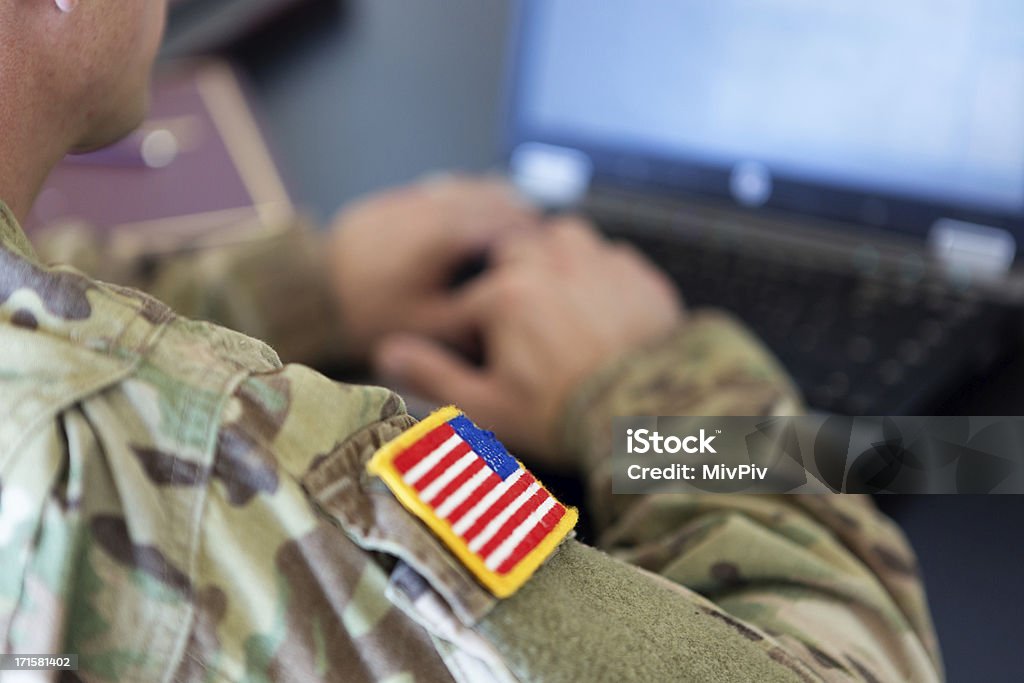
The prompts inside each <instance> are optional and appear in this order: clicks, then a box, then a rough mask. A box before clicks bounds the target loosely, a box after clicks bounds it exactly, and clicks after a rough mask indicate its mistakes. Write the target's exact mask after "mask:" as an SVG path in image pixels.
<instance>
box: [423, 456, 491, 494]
mask: <svg viewBox="0 0 1024 683" xmlns="http://www.w3.org/2000/svg"><path fill="white" fill-rule="evenodd" d="M479 459H480V456H479V455H477V454H476V453H474V452H473V451H472V450H469V451H466V453H465V455H463V456H462V457H461V458H459V459H458V460H456V461H455V462H454V463H453V464H452V466H451V467H449V468H448V469H447V470H445V471H444V473H443V474H441V476H439V477H438V478H437V479H435V480H434V481H432V482H430V486H428V487H427V488H425V489H423V493H421V494H420V499H421V500H422V501H423V502H425V503H433V502H434V498H437V494H439V493H441V490H442V489H443V488H444V487H445V486H447V485H448V484H450V483H451V481H452V480H453V479H455V477H457V476H459V475H460V474H462V470H464V469H466V468H467V467H469V466H470V465H472V464H473V463H474V462H476V461H477V460H479Z"/></svg>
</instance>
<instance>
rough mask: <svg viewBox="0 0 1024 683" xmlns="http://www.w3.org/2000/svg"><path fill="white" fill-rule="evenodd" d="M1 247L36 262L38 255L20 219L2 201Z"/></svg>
mask: <svg viewBox="0 0 1024 683" xmlns="http://www.w3.org/2000/svg"><path fill="white" fill-rule="evenodd" d="M0 247H4V248H6V249H8V250H9V251H12V252H14V253H15V254H17V255H19V256H21V257H22V258H25V259H27V260H30V261H35V260H36V253H35V251H34V250H33V249H32V245H31V244H30V243H29V241H28V238H27V237H25V232H24V231H23V230H22V229H21V226H20V225H19V224H18V219H17V218H15V217H14V214H13V213H11V210H10V209H9V208H7V205H6V204H4V203H3V202H2V201H0Z"/></svg>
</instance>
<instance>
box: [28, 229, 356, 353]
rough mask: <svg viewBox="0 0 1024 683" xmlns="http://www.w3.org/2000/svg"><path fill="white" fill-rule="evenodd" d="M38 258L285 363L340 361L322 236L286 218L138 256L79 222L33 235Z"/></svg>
mask: <svg viewBox="0 0 1024 683" xmlns="http://www.w3.org/2000/svg"><path fill="white" fill-rule="evenodd" d="M34 242H35V244H36V248H37V250H38V252H39V254H40V257H41V258H42V259H43V260H44V261H47V262H54V263H67V264H70V265H72V266H74V267H76V268H78V269H79V270H82V271H84V272H87V273H89V274H90V275H92V276H93V277H95V278H96V279H98V280H102V281H106V282H112V283H115V284H118V285H123V286H127V287H133V288H136V289H141V290H142V291H144V292H146V293H147V294H150V295H151V296H153V297H155V298H156V299H159V300H160V301H162V302H164V303H165V304H167V305H168V306H169V307H170V308H171V309H173V310H174V311H175V312H176V313H177V314H178V315H181V316H183V317H186V318H192V319H196V320H206V321H209V322H213V323H216V324H218V325H222V326H224V327H227V328H229V329H233V330H236V331H238V332H242V333H243V334H246V335H248V336H250V337H254V338H256V339H261V340H263V341H265V342H267V343H268V344H269V345H270V346H271V347H273V348H274V349H275V350H276V351H277V352H278V354H279V355H280V357H281V358H282V359H283V360H284V361H285V362H295V363H305V364H314V365H326V364H330V363H337V362H344V361H345V360H346V359H347V357H346V353H345V335H344V334H343V330H342V326H341V323H340V318H339V315H338V313H337V310H336V308H335V303H334V301H333V297H332V295H331V293H330V291H329V289H328V286H327V281H328V280H327V265H326V263H325V261H324V250H323V248H322V238H321V236H320V235H319V234H318V233H317V232H316V231H315V230H314V229H312V227H311V226H310V225H308V224H307V222H306V221H304V220H302V219H301V218H293V219H292V220H290V221H289V223H288V225H287V227H286V228H285V229H283V230H282V231H280V232H277V233H274V234H272V235H268V236H265V237H260V238H257V239H246V240H244V241H236V242H230V243H224V244H219V245H214V246H203V247H202V248H201V249H195V248H184V249H182V250H180V251H174V252H168V253H166V254H161V255H159V256H153V255H147V256H139V255H138V253H137V249H135V248H133V247H129V248H125V249H122V248H119V246H118V245H117V244H115V245H110V244H107V243H106V242H105V238H104V237H103V235H102V233H100V232H99V231H96V230H94V229H93V228H91V227H89V226H87V225H85V224H80V223H75V224H66V225H59V226H55V227H52V228H48V229H46V230H45V231H42V232H39V233H36V234H35V235H34Z"/></svg>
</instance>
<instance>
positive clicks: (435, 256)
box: [327, 177, 539, 359]
mask: <svg viewBox="0 0 1024 683" xmlns="http://www.w3.org/2000/svg"><path fill="white" fill-rule="evenodd" d="M538 226H539V217H538V215H537V213H536V212H535V211H534V210H533V209H532V208H530V207H528V206H527V205H526V204H525V203H524V202H523V201H522V200H521V199H519V198H518V197H517V196H516V194H515V193H514V191H513V190H512V188H511V187H510V186H508V185H506V184H504V183H502V182H499V181H498V180H494V179H468V178H455V177H445V178H444V179H435V180H428V181H425V182H421V183H418V184H415V185H410V186H408V187H404V188H400V189H397V190H391V191H388V192H384V193H381V194H378V195H375V196H373V197H370V198H369V199H366V200H363V201H361V202H358V203H356V204H355V205H353V206H351V207H350V208H347V209H345V210H343V211H342V212H341V213H340V214H339V215H338V217H337V218H336V219H335V221H334V226H333V228H332V232H331V236H330V239H329V242H328V254H327V258H328V262H329V274H330V275H329V276H330V278H331V287H332V290H333V292H334V294H335V296H336V300H337V301H338V305H339V310H340V315H341V318H342V325H343V327H344V330H345V334H346V336H347V341H348V348H347V349H346V351H347V352H349V353H350V355H352V356H353V358H355V359H359V358H363V357H365V356H366V355H367V354H368V353H369V351H370V349H371V348H372V347H373V345H374V344H375V343H376V342H377V341H378V340H379V339H381V338H382V337H383V336H384V335H387V334H390V333H394V332H400V331H401V332H415V333H418V334H422V335H426V336H429V337H431V338H434V339H438V340H443V341H445V342H448V343H452V344H455V345H460V344H461V343H462V342H463V341H464V340H463V339H462V338H461V337H460V335H461V333H463V332H464V331H465V330H464V329H462V328H460V326H459V325H457V324H456V322H457V320H456V318H455V315H456V308H455V293H454V292H453V291H452V289H451V288H450V287H449V284H450V282H451V279H452V275H453V272H454V271H456V270H458V269H459V267H460V266H462V265H463V264H465V263H466V262H467V261H469V260H472V259H473V258H474V257H479V256H481V255H482V254H484V253H485V252H487V251H488V250H489V249H490V247H491V246H492V245H493V244H494V243H495V242H496V241H497V240H500V239H501V238H502V237H504V236H506V235H509V234H513V233H518V232H523V231H529V230H534V229H536V228H537V227H538Z"/></svg>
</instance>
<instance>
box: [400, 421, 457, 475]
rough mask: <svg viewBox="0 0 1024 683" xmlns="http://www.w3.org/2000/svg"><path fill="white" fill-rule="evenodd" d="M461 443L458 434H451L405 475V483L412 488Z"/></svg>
mask: <svg viewBox="0 0 1024 683" xmlns="http://www.w3.org/2000/svg"><path fill="white" fill-rule="evenodd" d="M460 443H462V439H461V438H460V437H459V435H458V434H452V435H451V436H450V437H448V438H447V439H446V440H445V441H444V442H443V443H442V444H441V445H440V446H438V447H437V448H435V449H434V450H432V451H431V452H430V455H428V456H427V457H425V458H423V459H422V460H420V461H419V462H418V463H416V465H415V466H414V467H412V468H411V469H410V470H409V471H408V472H406V473H405V481H406V482H407V483H408V484H409V485H410V486H412V485H413V484H415V483H416V482H418V481H419V480H420V479H422V478H423V476H424V475H425V474H426V473H427V472H429V471H430V470H432V469H434V466H435V465H436V464H437V463H439V462H441V458H443V457H444V456H446V455H448V454H449V453H450V452H451V450H452V449H453V448H455V447H456V446H458V445H459V444H460Z"/></svg>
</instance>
